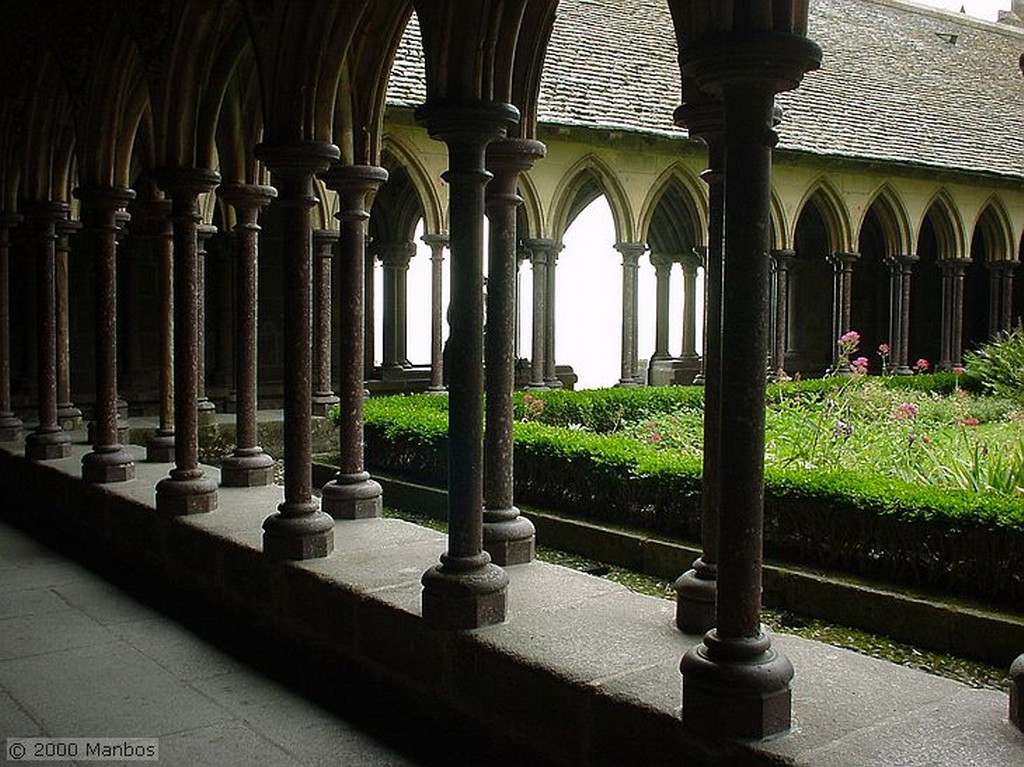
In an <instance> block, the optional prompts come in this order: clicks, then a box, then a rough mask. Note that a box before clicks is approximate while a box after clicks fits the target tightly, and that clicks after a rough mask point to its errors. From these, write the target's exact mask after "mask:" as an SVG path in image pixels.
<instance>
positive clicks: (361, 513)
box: [320, 471, 384, 519]
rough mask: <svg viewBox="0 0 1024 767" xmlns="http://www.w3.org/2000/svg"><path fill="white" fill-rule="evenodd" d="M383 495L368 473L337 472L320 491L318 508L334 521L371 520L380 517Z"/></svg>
mask: <svg viewBox="0 0 1024 767" xmlns="http://www.w3.org/2000/svg"><path fill="white" fill-rule="evenodd" d="M383 494H384V491H383V490H382V489H381V486H380V485H379V484H377V483H376V482H374V481H373V480H372V479H370V474H369V472H365V471H361V472H358V473H355V474H342V473H341V472H338V473H337V474H335V475H334V477H333V478H332V479H331V481H330V482H328V483H327V484H326V485H324V486H323V488H322V489H321V490H320V495H321V501H320V508H321V509H323V511H324V512H326V513H327V514H330V515H331V516H332V517H333V518H334V519H372V518H374V517H379V516H380V515H381V507H382V505H383V503H382V499H381V496H382V495H383Z"/></svg>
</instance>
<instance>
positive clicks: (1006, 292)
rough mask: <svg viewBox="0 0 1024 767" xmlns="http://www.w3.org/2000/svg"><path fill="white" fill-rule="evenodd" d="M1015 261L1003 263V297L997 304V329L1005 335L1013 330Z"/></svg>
mask: <svg viewBox="0 0 1024 767" xmlns="http://www.w3.org/2000/svg"><path fill="white" fill-rule="evenodd" d="M1017 263H1018V262H1016V261H1004V262H1003V296H1002V299H1001V300H1000V302H999V305H1000V308H1001V310H1002V311H1001V313H1000V316H999V329H1000V330H1001V331H1003V332H1005V333H1009V332H1010V331H1011V330H1013V271H1014V269H1016V268H1017Z"/></svg>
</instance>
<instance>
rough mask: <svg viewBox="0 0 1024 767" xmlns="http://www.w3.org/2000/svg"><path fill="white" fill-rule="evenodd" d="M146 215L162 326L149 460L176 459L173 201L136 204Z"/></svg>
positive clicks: (150, 201)
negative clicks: (155, 419) (155, 416)
mask: <svg viewBox="0 0 1024 767" xmlns="http://www.w3.org/2000/svg"><path fill="white" fill-rule="evenodd" d="M136 209H137V210H138V211H139V212H140V213H142V214H143V215H145V217H146V221H145V226H146V232H147V235H148V237H149V241H150V244H151V246H152V249H153V251H152V252H153V261H154V263H155V265H156V269H157V307H156V310H157V319H158V321H159V325H160V403H159V405H160V421H159V424H158V425H157V428H156V431H155V432H153V435H152V436H151V437H150V438H149V439H148V440H146V461H147V462H150V463H172V462H173V461H174V228H173V226H172V225H171V201H170V200H148V201H146V202H144V203H139V204H138V205H136Z"/></svg>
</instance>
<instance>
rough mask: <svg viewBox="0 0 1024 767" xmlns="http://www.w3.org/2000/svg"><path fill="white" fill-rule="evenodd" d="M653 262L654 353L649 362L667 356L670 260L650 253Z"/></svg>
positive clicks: (666, 357) (663, 358)
mask: <svg viewBox="0 0 1024 767" xmlns="http://www.w3.org/2000/svg"><path fill="white" fill-rule="evenodd" d="M651 261H652V262H653V264H654V275H655V290H654V355H653V356H652V357H651V362H654V361H655V360H665V359H668V358H669V356H670V355H669V353H668V314H669V299H670V287H671V286H670V282H669V281H670V278H671V275H672V260H671V259H670V258H667V257H665V256H662V255H660V254H659V255H654V254H651Z"/></svg>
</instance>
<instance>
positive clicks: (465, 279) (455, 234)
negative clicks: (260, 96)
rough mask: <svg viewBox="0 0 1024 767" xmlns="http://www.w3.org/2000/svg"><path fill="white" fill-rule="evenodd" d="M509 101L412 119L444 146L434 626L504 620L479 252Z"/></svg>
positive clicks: (429, 617) (429, 108) (439, 108)
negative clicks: (491, 548) (444, 472)
mask: <svg viewBox="0 0 1024 767" xmlns="http://www.w3.org/2000/svg"><path fill="white" fill-rule="evenodd" d="M518 116H519V115H518V111H517V110H516V108H515V107H513V106H512V105H510V104H500V103H494V102H473V103H465V104H445V103H438V104H436V105H435V104H430V103H428V104H426V105H424V106H422V107H420V108H419V109H418V110H417V111H416V119H417V120H418V121H419V122H420V123H422V124H423V125H425V126H426V128H427V131H428V132H429V133H430V135H431V136H432V137H433V138H435V139H438V140H440V141H443V142H444V143H445V144H446V145H447V147H448V158H449V163H448V165H449V167H448V170H447V171H446V172H445V173H444V176H443V177H444V179H445V181H447V182H448V185H449V189H450V191H449V206H450V210H451V216H450V220H451V248H450V250H451V280H452V301H451V309H450V311H451V336H450V338H449V341H448V349H449V356H448V380H449V387H448V388H449V397H448V425H449V427H448V428H449V432H448V433H449V440H448V465H449V467H450V471H449V479H448V551H447V552H446V553H445V554H443V555H441V564H440V565H437V566H435V567H433V568H431V569H430V570H428V571H427V572H426V573H425V574H424V575H423V618H424V620H426V621H427V623H428V624H430V625H432V626H436V627H439V628H453V629H454V628H475V627H479V626H485V625H489V624H493V623H500V622H501V621H503V620H504V619H505V609H506V597H507V589H508V576H507V575H506V574H505V571H504V570H502V569H501V568H500V567H498V566H497V565H494V564H493V563H491V558H490V556H489V555H488V554H487V552H486V551H484V550H483V471H482V469H483V466H482V463H483V445H482V442H483V420H482V418H481V414H482V413H483V407H484V402H483V332H482V331H483V327H482V324H483V311H484V307H483V269H482V265H483V252H484V231H483V229H484V227H483V219H484V188H485V186H486V185H487V182H488V181H489V180H490V177H491V175H490V174H489V173H488V172H487V170H486V169H485V167H484V157H485V150H486V147H487V144H488V143H490V142H491V141H493V140H495V139H498V138H503V137H504V135H505V130H506V127H507V126H508V125H509V124H511V123H513V122H515V121H516V120H518Z"/></svg>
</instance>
